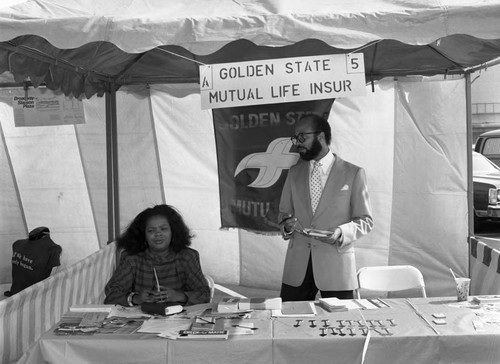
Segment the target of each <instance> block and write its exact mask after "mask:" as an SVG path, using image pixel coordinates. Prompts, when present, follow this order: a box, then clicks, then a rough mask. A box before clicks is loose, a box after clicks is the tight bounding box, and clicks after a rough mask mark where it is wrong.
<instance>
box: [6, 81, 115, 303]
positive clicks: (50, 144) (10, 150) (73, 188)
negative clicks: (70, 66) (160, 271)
mask: <svg viewBox="0 0 500 364" xmlns="http://www.w3.org/2000/svg"><path fill="white" fill-rule="evenodd" d="M14 94H16V95H22V96H23V95H24V91H23V90H22V89H14V90H10V89H2V90H0V122H1V129H0V132H1V138H0V143H1V146H0V147H1V150H2V152H1V155H2V156H1V163H2V165H1V168H2V174H1V176H2V177H1V185H0V191H1V197H0V198H1V203H0V205H1V206H2V207H1V212H2V219H1V223H0V224H1V225H0V229H1V230H0V239H1V240H0V249H1V251H2V254H1V255H0V273H1V275H0V278H1V280H2V281H1V282H0V283H8V282H10V281H11V280H10V276H11V269H10V267H11V266H10V259H11V257H12V248H11V246H12V243H13V242H14V241H15V240H17V239H25V238H26V237H27V235H28V231H30V230H32V229H34V228H35V227H37V226H47V227H49V229H50V231H51V237H52V239H53V240H54V241H55V242H56V243H57V244H59V245H61V247H62V249H63V253H62V262H63V264H64V265H71V264H73V263H76V262H77V261H79V260H81V259H83V258H85V257H86V256H88V255H89V254H91V253H92V252H94V251H96V250H97V249H99V244H98V236H97V224H98V223H97V221H99V223H101V222H106V214H105V213H104V215H103V214H98V215H94V208H95V206H96V204H98V203H97V202H96V201H94V202H95V204H93V203H91V198H90V197H91V196H92V194H94V193H98V192H99V191H100V190H101V191H102V188H101V189H99V184H97V185H96V184H95V183H93V179H92V178H90V179H89V177H95V178H97V179H101V180H102V181H104V191H105V186H106V182H105V181H106V173H105V169H104V170H102V169H101V170H100V169H99V165H101V166H104V168H105V157H104V155H100V156H97V157H98V158H99V160H100V161H101V163H93V161H92V157H93V154H92V151H89V152H90V153H87V152H86V150H85V148H82V146H83V145H84V144H85V143H84V140H83V139H79V137H80V135H79V129H87V130H90V129H91V128H92V127H93V124H92V122H90V123H87V124H85V125H82V126H79V125H77V126H74V125H62V126H41V127H15V125H14V113H13V109H12V106H11V98H12V96H13V95H14ZM94 136H95V138H94V140H100V139H102V137H103V136H104V134H95V135H94ZM84 139H85V138H84ZM103 172H104V173H103ZM101 187H102V186H101ZM104 202H105V198H104ZM104 212H105V211H104ZM2 294H3V292H2Z"/></svg>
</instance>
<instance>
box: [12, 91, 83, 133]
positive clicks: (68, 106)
mask: <svg viewBox="0 0 500 364" xmlns="http://www.w3.org/2000/svg"><path fill="white" fill-rule="evenodd" d="M12 107H13V109H14V123H15V125H16V126H47V125H71V124H84V123H85V114H84V111H83V103H82V101H81V100H78V99H75V98H73V97H67V96H64V95H62V94H55V93H54V92H53V91H52V90H50V89H47V88H30V89H28V90H26V91H19V92H16V93H15V94H14V95H13V96H12Z"/></svg>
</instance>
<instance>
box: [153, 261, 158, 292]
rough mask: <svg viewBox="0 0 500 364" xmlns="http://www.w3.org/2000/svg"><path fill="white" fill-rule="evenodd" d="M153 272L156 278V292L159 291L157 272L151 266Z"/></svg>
mask: <svg viewBox="0 0 500 364" xmlns="http://www.w3.org/2000/svg"><path fill="white" fill-rule="evenodd" d="M153 273H154V274H155V279H156V288H157V290H158V292H160V281H159V280H158V274H156V269H155V267H153Z"/></svg>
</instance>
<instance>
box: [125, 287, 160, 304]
mask: <svg viewBox="0 0 500 364" xmlns="http://www.w3.org/2000/svg"><path fill="white" fill-rule="evenodd" d="M167 299H168V293H167V292H166V291H162V290H160V291H155V290H153V289H146V290H144V291H142V292H140V293H139V294H137V295H135V296H134V297H133V302H134V304H136V305H140V304H141V303H144V302H166V301H167Z"/></svg>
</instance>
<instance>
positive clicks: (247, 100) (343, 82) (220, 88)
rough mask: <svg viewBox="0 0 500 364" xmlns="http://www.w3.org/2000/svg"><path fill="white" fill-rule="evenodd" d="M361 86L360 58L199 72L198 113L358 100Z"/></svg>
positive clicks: (257, 64)
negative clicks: (199, 96) (299, 103)
mask: <svg viewBox="0 0 500 364" xmlns="http://www.w3.org/2000/svg"><path fill="white" fill-rule="evenodd" d="M365 84H366V80H365V65H364V59H363V53H350V54H335V55H320V56H309V57H293V58H278V59H266V60H260V61H249V62H233V63H220V64H212V65H205V66H201V67H200V94H201V107H202V109H217V108H225V107H235V106H248V105H263V104H275V103H285V102H298V101H305V100H322V99H333V98H338V97H351V96H361V95H365V93H366V87H365Z"/></svg>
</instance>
